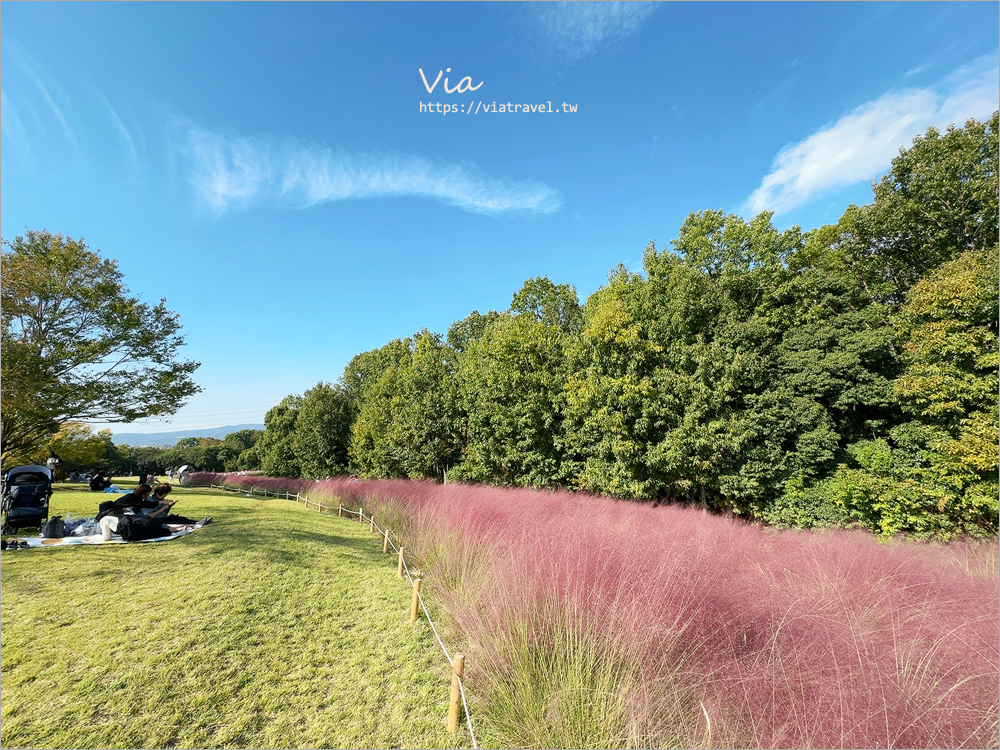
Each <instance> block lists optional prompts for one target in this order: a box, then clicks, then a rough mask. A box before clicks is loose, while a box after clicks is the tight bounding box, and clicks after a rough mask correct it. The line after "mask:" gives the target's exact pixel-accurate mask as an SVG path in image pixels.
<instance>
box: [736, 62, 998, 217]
mask: <svg viewBox="0 0 1000 750" xmlns="http://www.w3.org/2000/svg"><path fill="white" fill-rule="evenodd" d="M998 87H1000V70H998V66H997V63H996V57H995V56H993V57H989V56H986V57H983V58H980V59H978V60H976V61H975V62H973V63H972V64H971V65H968V66H965V67H963V68H961V69H959V70H957V71H956V72H955V73H954V74H952V75H951V76H949V77H948V78H947V79H945V80H944V81H942V82H941V83H940V84H938V86H936V87H934V88H922V89H914V88H909V89H904V90H901V91H895V92H890V93H887V94H885V95H884V96H881V97H879V98H878V99H876V100H875V101H871V102H867V103H866V104H862V105H861V106H859V107H857V108H856V109H854V110H853V111H851V112H849V113H847V114H846V115H844V116H843V117H841V118H840V119H839V120H837V121H836V122H835V123H833V124H832V125H829V126H827V127H825V128H823V129H822V130H820V131H818V132H816V133H813V134H812V135H811V136H809V137H808V138H806V139H805V140H803V141H800V142H799V143H795V144H792V145H790V146H787V147H785V148H784V149H782V151H781V152H780V153H779V154H778V155H777V157H776V158H775V160H774V164H773V165H772V167H771V171H770V172H769V173H768V174H767V175H766V176H765V177H764V179H763V180H762V181H761V184H760V186H759V187H758V188H757V189H756V190H755V191H754V192H753V194H751V196H750V197H749V198H748V199H747V202H746V204H745V206H744V209H745V210H748V211H749V212H751V213H758V212H760V211H774V212H775V213H779V214H780V213H782V212H785V211H789V210H791V209H793V208H795V207H796V206H799V205H801V204H803V203H805V202H806V201H807V200H809V199H811V198H813V197H815V196H817V195H820V194H822V193H823V192H825V191H827V190H831V189H835V188H840V187H845V186H847V185H853V184H855V183H858V182H861V181H868V180H871V179H873V178H875V177H877V176H879V175H880V174H882V173H883V172H885V171H886V170H887V169H888V167H889V164H890V163H891V161H892V159H893V158H894V157H895V156H896V155H897V154H898V153H899V149H900V148H905V147H907V146H909V145H910V144H911V143H912V141H913V138H914V137H915V136H917V135H920V134H921V133H923V132H924V131H925V130H927V128H928V127H930V126H932V125H933V126H935V127H937V128H939V129H944V128H946V127H947V126H948V125H949V124H955V125H962V124H964V123H965V121H966V120H968V119H969V118H975V119H980V120H982V119H986V118H988V117H989V116H990V115H991V114H993V112H994V111H996V109H997V107H998V99H1000V96H998Z"/></svg>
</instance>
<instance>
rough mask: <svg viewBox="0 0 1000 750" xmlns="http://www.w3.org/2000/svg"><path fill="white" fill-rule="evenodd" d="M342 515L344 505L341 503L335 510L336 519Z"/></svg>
mask: <svg viewBox="0 0 1000 750" xmlns="http://www.w3.org/2000/svg"><path fill="white" fill-rule="evenodd" d="M343 515H344V504H343V503H341V504H340V507H338V508H337V518H342V517H343Z"/></svg>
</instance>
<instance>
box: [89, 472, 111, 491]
mask: <svg viewBox="0 0 1000 750" xmlns="http://www.w3.org/2000/svg"><path fill="white" fill-rule="evenodd" d="M110 486H111V480H110V479H108V478H107V477H106V476H104V472H103V471H99V472H97V473H96V474H94V475H93V476H92V477H91V478H90V491H91V492H104V490H106V489H107V488H108V487H110Z"/></svg>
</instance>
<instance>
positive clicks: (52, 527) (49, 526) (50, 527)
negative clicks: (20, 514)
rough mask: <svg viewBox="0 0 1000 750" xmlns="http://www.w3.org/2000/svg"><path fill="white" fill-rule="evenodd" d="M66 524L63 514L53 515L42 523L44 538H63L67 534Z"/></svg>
mask: <svg viewBox="0 0 1000 750" xmlns="http://www.w3.org/2000/svg"><path fill="white" fill-rule="evenodd" d="M65 529H66V524H64V523H63V520H62V516H52V518H50V519H49V520H48V521H46V522H45V523H44V524H43V525H42V538H43V539H62V538H63V537H64V536H66V533H65Z"/></svg>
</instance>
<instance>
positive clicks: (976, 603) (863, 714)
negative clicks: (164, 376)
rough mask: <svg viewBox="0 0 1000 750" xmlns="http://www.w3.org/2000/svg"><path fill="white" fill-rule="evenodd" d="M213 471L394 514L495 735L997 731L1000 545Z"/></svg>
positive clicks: (706, 742)
mask: <svg viewBox="0 0 1000 750" xmlns="http://www.w3.org/2000/svg"><path fill="white" fill-rule="evenodd" d="M196 480H197V481H198V482H199V483H208V482H215V483H219V482H222V481H223V480H225V482H226V483H227V484H230V485H233V484H239V485H242V486H249V485H252V486H254V487H255V488H260V489H265V488H266V489H268V490H270V491H280V492H284V491H290V492H301V493H302V494H304V495H307V496H308V497H310V499H314V500H317V499H320V498H323V497H326V498H329V499H331V500H333V501H334V502H343V503H344V504H345V505H348V506H350V507H353V508H356V507H357V506H358V505H362V506H364V508H365V511H366V515H370V514H374V515H375V516H376V517H377V518H379V519H380V523H382V524H384V525H388V526H389V528H391V529H392V530H393V532H394V535H395V536H398V537H399V538H401V539H402V540H403V543H404V544H405V545H406V548H407V552H408V555H409V556H410V559H411V560H414V561H415V562H416V564H419V565H420V566H421V568H422V571H423V573H422V574H423V575H424V581H425V586H426V587H427V588H428V589H433V590H434V592H435V596H436V601H437V602H439V606H442V607H444V608H445V610H446V611H447V614H448V619H449V624H450V626H451V628H452V638H453V639H457V640H459V641H461V646H462V647H463V648H465V649H466V651H467V658H468V660H467V674H468V683H469V686H470V688H471V689H472V692H473V694H474V695H475V696H476V698H475V705H474V707H473V713H474V715H475V717H476V721H477V726H478V727H482V730H481V731H482V732H483V734H484V735H485V740H486V741H487V742H489V743H491V744H497V745H502V746H525V747H527V746H532V747H599V746H606V747H625V746H629V747H633V746H634V747H640V746H646V747H664V746H682V747H695V746H698V747H702V746H704V747H708V746H720V747H737V746H738V747H868V748H876V747H877V748H883V747H996V746H997V744H998V741H1000V739H998V712H1000V705H998V704H1000V698H998V693H1000V667H998V664H1000V594H998V591H1000V576H998V566H997V558H998V554H997V542H996V540H993V541H992V542H989V543H972V542H958V543H953V544H950V545H947V546H940V545H938V546H932V545H929V544H916V543H909V542H905V541H894V542H891V543H879V542H878V541H877V540H876V539H875V538H873V537H871V536H869V535H868V534H865V533H862V532H846V531H837V532H824V533H808V532H787V531H786V532H777V531H774V530H771V529H767V528H764V527H761V526H756V525H751V524H747V523H744V522H742V521H738V520H732V519H727V518H723V517H719V516H713V515H706V514H703V513H702V512H700V511H698V510H696V509H691V508H684V507H678V506H663V507H658V508H654V507H652V506H650V505H647V504H639V503H633V502H625V501H617V500H610V499H607V498H601V497H594V496H588V495H582V494H570V493H566V492H546V491H537V490H521V489H497V488H492V487H481V486H469V485H438V484H433V483H427V482H410V481H404V480H394V481H374V480H371V481H368V480H364V481H362V480H357V479H348V478H336V479H331V480H325V481H320V482H313V481H309V480H296V479H276V478H262V477H252V478H249V477H239V476H234V475H210V474H203V475H198V476H197V477H196ZM456 645H458V644H456Z"/></svg>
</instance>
